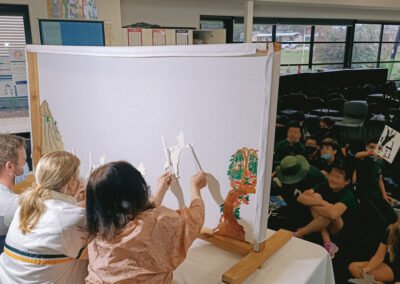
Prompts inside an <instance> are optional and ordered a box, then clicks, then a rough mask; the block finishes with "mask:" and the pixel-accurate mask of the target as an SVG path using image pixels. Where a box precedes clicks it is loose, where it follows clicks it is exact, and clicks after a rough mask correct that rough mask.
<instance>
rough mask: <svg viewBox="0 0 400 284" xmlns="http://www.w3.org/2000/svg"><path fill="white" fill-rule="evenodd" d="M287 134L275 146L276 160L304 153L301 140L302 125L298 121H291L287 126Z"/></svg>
mask: <svg viewBox="0 0 400 284" xmlns="http://www.w3.org/2000/svg"><path fill="white" fill-rule="evenodd" d="M286 127H287V136H286V139H285V140H282V141H280V142H279V143H278V144H277V145H276V147H275V153H274V161H281V160H282V159H283V158H285V157H286V156H295V155H303V154H304V151H305V149H304V146H303V144H301V142H300V138H301V127H300V125H298V124H296V123H289V124H288V125H287V126H286Z"/></svg>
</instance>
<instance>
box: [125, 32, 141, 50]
mask: <svg viewBox="0 0 400 284" xmlns="http://www.w3.org/2000/svg"><path fill="white" fill-rule="evenodd" d="M128 45H129V46H142V45H143V34H142V29H128Z"/></svg>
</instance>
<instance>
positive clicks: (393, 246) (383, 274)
mask: <svg viewBox="0 0 400 284" xmlns="http://www.w3.org/2000/svg"><path fill="white" fill-rule="evenodd" d="M399 239H400V221H399V220H397V222H396V223H394V224H392V225H390V226H389V228H388V230H387V232H386V235H385V237H384V238H382V240H381V242H380V244H379V247H378V250H377V251H376V253H375V255H374V256H373V257H372V258H371V259H370V260H369V261H368V262H367V261H364V262H352V263H351V264H350V265H349V271H350V273H351V274H352V275H353V276H354V277H357V278H363V274H372V275H374V279H375V280H376V281H377V283H381V282H390V283H392V282H395V283H396V284H398V283H400V243H399Z"/></svg>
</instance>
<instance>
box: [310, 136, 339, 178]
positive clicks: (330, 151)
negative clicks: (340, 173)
mask: <svg viewBox="0 0 400 284" xmlns="http://www.w3.org/2000/svg"><path fill="white" fill-rule="evenodd" d="M320 145H321V150H320V152H321V156H320V159H319V161H317V162H315V166H316V167H317V168H318V169H319V170H320V171H321V172H322V173H323V174H324V175H325V176H328V173H329V172H330V171H331V169H332V165H333V163H334V162H335V161H339V159H338V158H337V157H336V153H337V147H338V143H337V141H336V140H333V139H331V138H325V139H324V140H322V141H321V143H320Z"/></svg>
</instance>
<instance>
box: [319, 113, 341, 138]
mask: <svg viewBox="0 0 400 284" xmlns="http://www.w3.org/2000/svg"><path fill="white" fill-rule="evenodd" d="M334 125H335V122H334V121H333V120H332V119H330V118H329V117H323V118H321V120H320V121H319V131H318V132H317V133H316V134H315V135H314V136H315V137H316V138H317V139H318V141H322V140H324V139H325V138H332V139H334V140H336V141H337V134H336V133H335V131H334Z"/></svg>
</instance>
